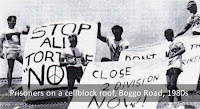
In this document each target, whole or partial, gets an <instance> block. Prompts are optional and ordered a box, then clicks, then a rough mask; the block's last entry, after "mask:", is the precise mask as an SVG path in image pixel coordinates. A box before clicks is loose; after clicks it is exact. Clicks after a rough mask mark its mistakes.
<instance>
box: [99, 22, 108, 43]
mask: <svg viewBox="0 0 200 109" xmlns="http://www.w3.org/2000/svg"><path fill="white" fill-rule="evenodd" d="M97 38H98V39H99V40H101V41H103V42H106V38H105V37H103V36H102V35H101V23H100V22H98V30H97Z"/></svg>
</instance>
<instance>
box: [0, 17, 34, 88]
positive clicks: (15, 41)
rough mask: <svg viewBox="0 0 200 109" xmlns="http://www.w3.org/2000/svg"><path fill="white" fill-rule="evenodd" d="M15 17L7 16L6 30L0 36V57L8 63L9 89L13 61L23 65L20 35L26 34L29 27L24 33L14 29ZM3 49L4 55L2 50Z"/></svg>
mask: <svg viewBox="0 0 200 109" xmlns="http://www.w3.org/2000/svg"><path fill="white" fill-rule="evenodd" d="M16 20H17V17H16V16H9V17H8V18H7V22H8V28H7V30H6V31H4V32H3V33H2V34H1V35H0V57H1V58H2V59H4V58H6V59H7V62H8V72H7V79H8V86H9V87H10V88H11V83H12V73H13V68H14V63H15V60H17V61H19V62H20V63H22V64H23V51H22V49H21V43H20V35H21V34H28V32H29V29H30V27H29V26H28V25H27V26H26V28H27V30H26V31H19V30H18V29H17V28H15V25H16ZM4 47H5V51H6V52H5V53H4V52H3V48H4Z"/></svg>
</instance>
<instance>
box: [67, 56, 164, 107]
mask: <svg viewBox="0 0 200 109" xmlns="http://www.w3.org/2000/svg"><path fill="white" fill-rule="evenodd" d="M166 61H167V60H166V59H156V60H150V61H137V62H131V61H130V62H103V63H100V62H98V63H90V64H89V65H88V66H87V68H86V71H85V74H84V75H83V78H82V80H81V83H80V84H79V86H78V89H77V90H79V91H81V90H84V91H85V92H86V91H90V90H92V87H90V85H93V88H94V89H95V91H96V95H95V96H93V95H91V96H84V97H82V96H76V95H74V97H73V99H72V101H71V102H70V105H69V107H68V108H69V109H75V108H77V106H79V107H81V109H97V108H100V109H108V108H112V109H123V108H128V109H129V108H137V109H139V108H144V109H149V106H150V107H151V108H156V106H157V101H158V99H159V97H160V96H162V95H156V94H158V93H159V91H161V92H162V90H163V88H164V87H162V86H163V84H164V81H165V80H162V79H163V78H164V77H165V71H166V69H165V68H166V67H165V65H166V64H167V63H166ZM158 84H162V85H160V86H161V87H160V86H159V85H158ZM154 86H155V87H154ZM144 90H148V91H149V93H148V94H146V93H145V92H144ZM150 90H151V91H152V92H151V91H150ZM134 91H136V92H135V93H134V94H133V92H134ZM150 93H151V94H153V95H151V94H150Z"/></svg>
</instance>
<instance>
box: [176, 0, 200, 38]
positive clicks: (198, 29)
mask: <svg viewBox="0 0 200 109" xmlns="http://www.w3.org/2000/svg"><path fill="white" fill-rule="evenodd" d="M187 9H188V10H189V11H190V13H191V14H192V15H191V16H190V17H189V18H188V21H187V24H186V26H185V28H184V29H183V30H182V31H181V32H180V33H178V34H177V36H180V35H182V34H184V33H185V32H186V31H187V30H188V29H190V27H192V34H193V35H200V13H199V12H198V10H197V4H196V3H195V2H194V1H189V2H188V5H187Z"/></svg>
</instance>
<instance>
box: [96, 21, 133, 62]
mask: <svg viewBox="0 0 200 109" xmlns="http://www.w3.org/2000/svg"><path fill="white" fill-rule="evenodd" d="M112 33H113V35H114V37H105V36H102V35H101V23H100V22H99V23H98V33H97V38H98V39H99V40H101V41H102V42H105V43H107V44H108V46H109V49H110V55H111V59H109V58H105V57H104V58H102V59H101V62H103V61H118V60H119V56H120V53H121V51H122V50H124V49H128V46H129V42H128V41H127V40H125V39H123V38H122V37H121V36H122V33H123V28H122V27H121V26H119V25H115V26H113V27H112Z"/></svg>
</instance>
